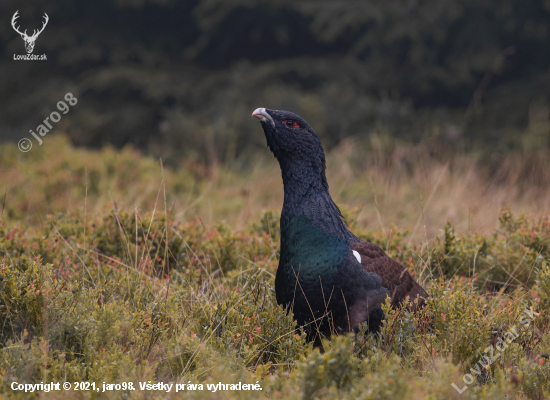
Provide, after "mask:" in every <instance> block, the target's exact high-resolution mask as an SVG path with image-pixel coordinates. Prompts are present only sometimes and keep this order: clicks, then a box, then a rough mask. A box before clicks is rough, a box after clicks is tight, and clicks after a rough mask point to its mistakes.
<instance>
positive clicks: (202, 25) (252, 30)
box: [0, 0, 550, 162]
mask: <svg viewBox="0 0 550 400" xmlns="http://www.w3.org/2000/svg"><path fill="white" fill-rule="evenodd" d="M16 10H19V13H20V18H19V24H20V26H21V27H22V29H28V30H29V31H32V29H36V28H39V27H40V26H41V22H42V15H43V13H44V12H46V13H47V14H48V15H49V17H50V21H49V24H48V26H47V27H46V29H45V30H44V32H42V34H41V35H40V36H39V38H38V39H37V41H36V46H35V50H34V54H46V55H47V57H48V60H47V61H34V62H30V61H14V60H13V55H14V54H25V49H24V46H23V41H22V39H21V38H20V36H19V35H18V34H17V33H16V32H15V31H14V30H13V29H12V27H11V24H10V21H11V18H12V16H13V14H14V12H15V11H16ZM0 15H1V19H0V39H1V40H0V54H1V55H2V56H1V60H0V139H2V140H11V141H17V140H19V139H20V138H22V137H25V136H28V135H29V134H28V130H29V129H35V128H36V126H37V125H38V124H39V123H40V121H42V120H43V119H44V118H45V117H46V116H48V115H49V114H50V113H51V112H52V111H54V110H55V105H56V103H57V102H58V101H59V100H62V98H63V96H64V95H65V93H67V92H68V91H71V92H73V93H74V94H75V95H76V96H77V97H78V99H79V102H78V105H77V106H75V107H73V108H72V109H71V111H70V112H69V114H68V115H66V116H64V117H63V118H62V120H61V122H59V123H58V124H57V125H56V127H55V128H54V130H53V131H63V132H66V133H67V134H68V135H69V137H70V138H71V140H72V141H73V142H74V143H75V144H76V145H82V146H90V147H99V146H102V145H105V144H107V143H111V144H113V145H115V146H117V147H121V146H124V145H126V144H129V143H131V144H133V145H135V146H137V147H139V148H142V149H143V150H144V151H146V152H148V153H151V154H154V155H162V156H163V157H165V159H166V160H168V161H177V160H180V159H182V158H187V159H192V160H197V161H201V162H231V161H234V160H237V159H242V158H246V157H247V156H248V155H249V154H252V153H253V152H254V149H256V148H258V147H260V146H261V147H262V149H263V148H264V146H265V143H264V138H263V135H262V133H261V131H260V130H259V127H258V124H257V121H255V120H253V119H252V118H250V114H251V112H252V111H253V110H254V109H255V108H256V107H267V108H276V109H288V110H292V111H295V112H297V113H299V114H301V115H302V116H303V117H304V118H306V119H307V120H308V122H310V124H311V125H312V126H313V127H314V129H315V130H316V131H317V132H318V134H319V135H320V136H321V138H322V140H323V143H324V144H325V146H326V147H329V148H330V147H331V146H335V145H337V144H338V143H339V142H340V141H341V140H342V139H343V138H346V137H349V136H355V137H358V138H365V139H368V138H369V137H371V136H372V135H376V136H377V137H381V136H384V137H390V138H394V139H398V140H403V141H412V142H417V141H421V140H426V139H428V138H431V139H433V138H436V140H439V141H441V142H444V143H449V145H450V146H452V147H453V148H460V149H465V150H466V151H476V152H487V151H490V152H507V151H510V150H514V149H530V148H540V147H541V146H544V147H546V146H548V144H549V141H550V122H549V115H550V0H460V1H459V0H386V1H384V2H381V1H355V0H341V1H334V0H333V1H321V0H315V1H306V0H302V1H297V0H294V1H288V0H234V1H227V0H224V1H222V0H186V1H181V0H180V1H176V0H94V1H62V0H48V1H32V2H25V3H24V4H23V3H22V2H20V1H17V0H2V2H1V3H0ZM53 131H52V132H53ZM263 151H265V150H263Z"/></svg>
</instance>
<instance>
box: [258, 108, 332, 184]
mask: <svg viewBox="0 0 550 400" xmlns="http://www.w3.org/2000/svg"><path fill="white" fill-rule="evenodd" d="M252 116H253V117H256V118H258V119H259V120H260V121H261V123H262V128H263V130H264V133H265V137H266V139H267V145H268V146H269V148H270V150H271V151H272V152H273V154H274V155H275V157H276V158H277V160H279V163H280V164H281V168H283V165H284V164H287V163H290V164H294V165H301V166H302V167H303V168H307V169H310V168H311V169H313V170H314V171H315V172H320V173H322V175H324V172H325V153H324V152H323V147H322V146H321V142H320V141H319V138H318V137H317V134H316V133H315V131H314V130H313V129H312V128H311V126H309V125H308V123H307V122H306V121H305V120H304V119H303V118H302V117H300V116H299V115H297V114H294V113H292V112H290V111H283V110H269V109H267V108H257V109H256V110H254V112H253V113H252ZM283 169H284V168H283ZM283 172H284V171H283Z"/></svg>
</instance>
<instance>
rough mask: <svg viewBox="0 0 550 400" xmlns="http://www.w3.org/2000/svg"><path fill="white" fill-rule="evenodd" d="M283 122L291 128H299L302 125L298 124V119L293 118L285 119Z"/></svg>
mask: <svg viewBox="0 0 550 400" xmlns="http://www.w3.org/2000/svg"><path fill="white" fill-rule="evenodd" d="M283 124H285V125H286V126H288V127H289V128H299V127H300V125H298V122H296V121H293V120H291V119H285V120H284V121H283Z"/></svg>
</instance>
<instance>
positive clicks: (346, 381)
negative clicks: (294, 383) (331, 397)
mask: <svg viewBox="0 0 550 400" xmlns="http://www.w3.org/2000/svg"><path fill="white" fill-rule="evenodd" d="M323 349H324V352H323V354H321V352H320V351H319V350H318V349H315V350H314V351H313V352H311V353H310V354H309V355H308V356H307V358H306V359H305V360H304V361H302V362H301V363H300V364H298V369H297V372H296V378H297V379H298V381H300V382H301V386H302V388H303V389H302V390H303V393H304V398H306V399H309V398H310V397H312V396H313V394H314V393H315V392H316V391H318V390H320V389H322V388H324V387H329V388H330V387H334V388H336V389H348V388H349V387H350V386H351V385H352V383H353V382H354V381H355V380H357V379H359V378H361V377H362V376H363V375H364V374H365V369H366V368H365V365H363V363H362V362H361V360H359V359H358V358H356V357H354V355H353V341H352V339H351V337H346V336H339V337H336V338H334V339H333V340H331V341H330V342H329V341H326V340H324V341H323Z"/></svg>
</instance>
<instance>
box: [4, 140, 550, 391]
mask: <svg viewBox="0 0 550 400" xmlns="http://www.w3.org/2000/svg"><path fill="white" fill-rule="evenodd" d="M52 139H54V141H55V142H54V143H56V144H59V146H58V147H59V148H58V149H57V151H58V152H60V154H61V155H60V156H58V157H53V156H54V155H55V154H52V153H44V154H46V155H48V157H46V158H50V155H51V156H52V157H51V160H48V161H44V160H40V157H41V156H44V154H42V153H37V156H36V158H29V159H28V160H27V161H26V162H27V164H24V165H23V162H24V159H23V158H17V157H16V158H15V159H12V160H11V161H10V163H14V164H13V165H15V166H13V168H15V169H17V170H18V172H17V173H15V172H14V170H13V169H5V170H3V171H4V172H5V173H6V174H7V175H10V176H12V177H13V178H14V179H15V183H16V184H17V186H18V187H19V186H21V187H29V190H30V193H31V195H36V196H37V198H38V199H39V200H40V201H44V202H45V201H46V200H47V198H48V197H47V196H50V197H49V198H50V200H51V201H52V202H56V201H57V200H56V199H58V198H57V197H55V194H54V192H55V190H61V189H60V188H62V190H63V191H66V190H69V189H68V187H69V186H70V185H68V183H67V182H73V184H74V191H75V199H77V200H75V201H77V202H78V203H79V204H80V205H81V207H75V208H72V209H73V210H75V211H65V212H59V210H60V209H65V207H56V208H55V210H56V212H55V213H48V212H47V209H48V207H49V206H51V204H52V203H47V202H46V203H44V204H43V205H41V206H37V208H38V211H37V214H36V215H37V216H38V217H37V218H35V219H33V220H32V221H31V220H29V219H28V218H26V217H25V212H26V207H27V206H28V204H29V203H25V196H24V194H22V191H17V190H20V188H18V189H17V190H16V193H15V194H14V196H15V199H17V202H15V201H14V202H13V203H11V204H10V203H7V207H6V209H5V210H6V214H4V215H3V216H2V222H0V322H1V325H0V378H1V379H0V395H1V396H4V397H7V398H10V397H14V396H17V394H16V393H14V392H13V391H12V389H11V388H10V385H11V382H14V381H17V382H20V383H39V382H46V381H53V382H61V383H62V382H65V381H68V382H75V381H93V382H96V384H101V383H102V382H112V383H119V382H123V381H126V382H134V383H136V386H137V382H140V381H141V382H145V381H148V380H151V381H152V382H161V381H162V382H165V383H167V382H175V383H188V382H190V381H191V382H193V383H203V384H207V383H218V382H222V383H236V382H239V381H240V382H243V383H244V382H247V383H254V382H256V381H258V382H259V384H260V385H261V387H262V389H263V390H262V391H261V392H257V393H255V395H256V396H257V397H258V398H283V399H290V398H326V399H332V398H341V399H358V398H359V399H368V400H372V399H394V398H418V399H423V398H426V399H427V398H454V397H456V396H458V394H457V392H456V390H455V389H454V388H453V387H452V386H451V383H455V384H456V385H457V386H458V387H459V388H460V387H462V386H463V375H464V374H471V375H472V376H473V377H474V380H475V382H473V383H472V384H471V385H469V386H468V388H467V391H466V392H464V393H463V395H462V397H463V398H471V399H494V398H528V399H536V400H538V399H541V398H546V397H549V396H550V381H549V379H548V377H549V376H550V371H549V368H550V362H549V360H548V358H547V355H548V354H549V353H550V333H549V332H550V309H549V307H550V272H549V268H548V265H550V250H549V244H550V243H549V241H550V222H549V221H550V220H549V219H548V217H543V218H538V219H536V218H532V217H529V216H526V215H523V214H519V215H518V214H513V213H512V212H511V211H509V210H504V211H502V213H501V218H500V226H499V228H498V229H496V230H495V232H494V233H493V234H491V235H489V236H487V235H481V234H476V233H459V231H458V230H456V229H455V226H454V225H453V224H451V223H450V222H449V223H448V224H447V225H446V226H442V228H443V229H442V233H441V236H440V237H439V238H438V239H436V240H433V241H430V242H429V243H424V244H423V245H422V246H420V245H416V244H415V243H414V242H412V243H411V241H410V234H411V230H405V229H399V228H397V227H395V226H393V225H391V226H390V227H389V229H384V230H377V231H365V230H363V229H361V228H360V226H359V225H360V224H359V223H358V222H357V216H358V215H359V214H360V212H361V210H360V209H359V208H348V207H342V210H343V214H344V216H345V217H346V221H347V223H348V224H349V225H350V227H352V229H353V231H354V232H355V233H357V235H358V236H359V237H360V238H362V239H366V240H369V241H371V242H373V243H376V244H377V245H379V246H380V247H382V248H383V249H384V251H386V252H387V253H388V254H389V255H390V256H391V257H394V258H395V259H397V260H399V261H400V262H401V263H402V264H403V265H404V266H405V267H406V268H407V269H408V270H409V272H410V273H411V274H412V275H413V276H415V277H416V279H418V280H419V282H421V283H422V284H423V285H424V286H425V287H426V288H427V291H428V293H429V295H430V299H429V300H428V302H427V305H426V307H425V308H423V309H422V310H420V311H418V312H416V313H411V312H409V311H408V310H406V309H405V308H397V309H391V308H390V307H389V302H387V303H386V304H385V305H384V310H385V315H386V319H385V321H384V322H383V325H382V328H381V331H380V332H379V333H378V334H376V335H370V334H366V333H365V332H364V330H363V331H360V332H358V333H357V335H356V336H353V335H350V336H345V337H337V338H332V340H331V341H324V342H323V349H322V351H321V350H320V349H314V348H312V344H309V343H306V339H305V335H304V334H303V333H302V332H301V331H300V330H299V329H297V327H296V325H295V323H294V321H293V320H292V316H291V315H290V314H288V313H286V312H285V311H283V310H282V308H281V307H280V306H278V305H277V304H276V300H275V295H274V290H273V281H274V276H275V274H276V270H277V265H278V247H279V243H278V242H279V233H278V229H279V226H278V224H279V216H278V213H277V212H274V211H272V210H266V211H264V213H263V215H262V216H258V217H255V218H253V219H251V222H250V223H248V224H246V225H245V224H243V225H242V227H234V226H230V225H227V224H224V223H220V222H216V223H214V224H205V223H203V222H202V221H201V220H200V219H198V220H191V221H189V220H186V219H185V218H184V217H181V215H179V214H177V213H176V212H175V211H172V210H171V209H170V208H169V207H166V208H165V207H164V206H158V203H164V199H162V200H161V201H158V202H146V201H145V202H142V203H140V206H139V207H138V206H136V205H135V204H132V205H130V207H128V206H126V207H124V206H123V205H122V206H119V205H117V204H116V203H115V204H113V202H112V200H111V199H109V200H108V202H107V203H106V204H108V206H107V207H101V206H100V205H102V204H103V205H105V203H101V202H100V201H98V198H100V197H101V196H103V194H102V193H103V191H106V190H108V188H109V187H111V186H110V185H114V184H113V183H112V181H110V180H109V179H115V181H116V182H115V183H116V188H114V189H113V190H117V192H116V193H117V194H118V195H121V196H122V195H123V194H124V193H126V194H129V193H130V194H131V196H130V197H133V196H134V195H135V196H136V198H137V196H138V194H140V193H141V194H143V193H142V192H143V191H147V190H150V189H148V188H149V187H150V186H152V187H153V189H152V191H153V192H154V196H157V194H158V193H159V186H158V185H153V184H152V183H151V178H150V175H151V170H153V168H154V166H153V162H152V161H151V160H150V159H147V158H144V159H143V160H141V161H140V160H139V159H137V158H136V154H135V153H134V152H132V151H131V150H125V151H123V152H121V153H116V152H114V151H112V150H111V149H105V150H103V151H102V152H98V153H90V152H84V151H81V150H78V149H72V150H71V148H70V147H68V146H67V144H66V142H64V141H62V140H59V141H58V142H57V141H56V140H58V139H55V138H52ZM8 150H9V149H8ZM8 150H5V148H4V147H0V151H4V152H5V153H4V154H6V155H8V156H10V157H11V155H13V152H12V151H8ZM48 151H50V150H48ZM23 157H24V156H23ZM4 162H5V163H8V162H7V161H5V159H2V158H1V157H0V163H4ZM87 164H88V165H89V166H90V167H89V169H88V170H87V169H86V168H87V167H85V165H87ZM10 165H11V164H10ZM19 167H21V168H19ZM4 168H5V167H4ZM10 168H11V167H10ZM86 171H88V173H91V172H92V171H96V172H97V174H98V177H96V178H93V179H92V178H90V179H88V180H86ZM190 171H192V169H186V168H183V169H182V171H179V172H177V173H176V172H174V171H170V170H168V169H167V170H166V171H165V174H163V177H164V181H163V184H165V185H166V187H165V188H166V189H167V193H168V194H167V197H168V198H170V197H169V196H175V194H174V193H178V190H180V189H178V188H182V187H186V188H187V189H185V190H191V191H192V190H194V189H190V188H192V187H193V185H194V184H192V183H189V182H188V177H189V176H190V175H188V174H191V172H190ZM41 174H43V175H41ZM139 174H143V177H142V178H143V179H138V178H139V177H140V176H139ZM148 174H149V175H148ZM33 176H34V177H36V176H39V177H40V178H41V179H36V178H33V179H31V178H29V177H33ZM109 176H110V177H111V178H108V177H109ZM46 178H47V179H46ZM226 178H227V179H229V180H230V179H233V178H232V177H231V176H230V175H228V176H226ZM91 179H92V180H94V182H95V183H93V185H95V186H96V187H97V188H98V189H97V190H98V192H97V193H93V194H90V195H89V197H86V188H88V190H89V189H90V187H91V186H90V185H91V184H90V180H91ZM126 179H133V180H134V181H135V182H127V181H126ZM224 179H225V178H224ZM87 182H88V183H87ZM194 182H199V183H198V184H202V182H201V180H200V179H199V180H197V181H194ZM61 183H62V184H63V185H61ZM52 184H53V186H54V187H57V189H55V190H54V189H52V187H51V186H50V185H52ZM160 188H161V189H162V188H163V187H162V185H161V186H160ZM21 190H22V189H21ZM133 190H135V191H133ZM182 190H183V189H182ZM224 190H225V189H224ZM94 191H95V189H94ZM0 193H1V192H0ZM48 193H49V194H48ZM46 195H47V196H46ZM229 197H230V196H227V195H226V193H225V192H224V194H223V195H220V196H218V197H217V198H216V202H217V203H224V202H226V201H229V199H228V198H229ZM220 198H222V199H223V201H218V200H219V199H220ZM170 199H171V198H170ZM205 201H206V200H205ZM167 203H168V204H169V201H168V200H167ZM60 204H63V205H66V203H64V202H61V203H60ZM148 205H149V206H150V207H148ZM67 208H68V207H67ZM174 208H177V207H174ZM142 209H145V210H146V212H144V211H142ZM132 210H133V211H132ZM8 213H9V215H8ZM180 217H181V219H180ZM185 221H186V222H185ZM526 313H527V314H528V315H531V316H532V318H531V317H530V318H529V319H528V320H527V324H528V328H527V329H523V330H522V329H520V326H521V325H522V322H521V321H522V318H524V317H525V315H526ZM512 331H515V332H517V336H515V335H514V337H513V338H512V339H511V340H510V342H509V343H507V346H503V345H502V338H509V337H510V336H507V334H508V333H509V332H512ZM499 340H501V342H499ZM499 348H500V349H501V350H498V349H499ZM487 349H490V350H491V351H493V352H497V353H498V354H499V357H498V358H496V359H495V361H494V362H493V363H492V364H491V365H485V364H484V363H485V362H486V360H487V359H486V356H487ZM186 394H187V395H188V397H190V398H195V397H196V398H207V397H208V398H211V397H212V396H213V394H212V393H211V392H207V391H206V390H204V391H202V392H201V391H197V392H194V393H191V392H188V393H186ZM58 395H59V397H65V395H66V394H59V393H58ZM247 395H250V394H249V393H245V392H236V391H235V392H229V391H226V392H223V393H222V392H218V394H217V395H215V396H219V397H223V398H226V397H227V398H247ZM96 396H98V397H100V398H104V397H107V398H110V397H115V398H119V397H123V398H126V397H143V396H149V397H150V398H161V397H163V396H165V394H160V393H152V392H151V393H148V394H146V393H142V392H139V391H136V392H130V391H126V392H124V393H121V392H118V393H116V394H110V395H102V394H101V395H96V394H90V397H94V398H95V397H96ZM21 397H24V395H23V394H22V395H21Z"/></svg>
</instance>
